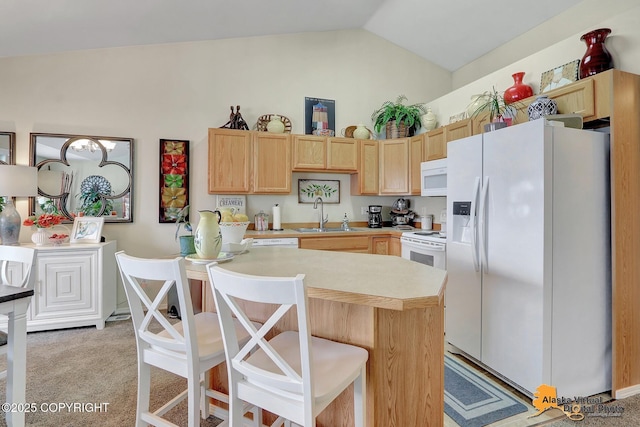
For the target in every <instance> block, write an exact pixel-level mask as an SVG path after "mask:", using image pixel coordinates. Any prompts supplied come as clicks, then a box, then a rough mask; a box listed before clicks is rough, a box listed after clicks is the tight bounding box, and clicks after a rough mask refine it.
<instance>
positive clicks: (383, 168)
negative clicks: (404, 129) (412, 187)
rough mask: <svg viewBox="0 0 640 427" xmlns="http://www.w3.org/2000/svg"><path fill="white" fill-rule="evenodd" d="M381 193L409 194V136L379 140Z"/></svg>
mask: <svg viewBox="0 0 640 427" xmlns="http://www.w3.org/2000/svg"><path fill="white" fill-rule="evenodd" d="M378 144H379V154H380V159H379V162H380V192H379V194H381V195H406V194H409V138H399V139H387V140H382V141H378Z"/></svg>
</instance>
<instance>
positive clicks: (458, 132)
mask: <svg viewBox="0 0 640 427" xmlns="http://www.w3.org/2000/svg"><path fill="white" fill-rule="evenodd" d="M471 135H473V123H472V120H471V119H464V120H460V121H458V122H455V123H451V124H450V125H447V126H445V127H444V139H445V141H446V142H450V141H455V140H456V139H461V138H466V137H468V136H471ZM445 150H446V149H445ZM445 153H446V151H445ZM445 157H446V155H445Z"/></svg>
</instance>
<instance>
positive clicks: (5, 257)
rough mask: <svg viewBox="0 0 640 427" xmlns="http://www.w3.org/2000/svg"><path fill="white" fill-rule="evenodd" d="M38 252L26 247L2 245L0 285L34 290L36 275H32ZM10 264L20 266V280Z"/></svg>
mask: <svg viewBox="0 0 640 427" xmlns="http://www.w3.org/2000/svg"><path fill="white" fill-rule="evenodd" d="M35 259H36V251H35V249H33V248H27V247H25V246H9V245H7V246H3V245H0V284H3V285H10V286H16V287H19V288H25V289H33V288H34V285H35V275H34V274H31V272H32V270H33V265H34V264H35ZM10 263H16V264H19V268H21V271H20V276H21V277H20V279H18V278H17V277H14V274H16V273H17V271H15V270H13V269H11V268H9V264H10Z"/></svg>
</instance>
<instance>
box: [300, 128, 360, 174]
mask: <svg viewBox="0 0 640 427" xmlns="http://www.w3.org/2000/svg"><path fill="white" fill-rule="evenodd" d="M292 145H293V149H292V153H293V156H292V157H293V165H292V169H293V170H294V171H331V172H339V171H340V172H342V171H343V172H348V173H350V172H357V170H358V143H357V140H355V139H353V138H333V137H331V138H328V137H323V136H313V135H293V136H292Z"/></svg>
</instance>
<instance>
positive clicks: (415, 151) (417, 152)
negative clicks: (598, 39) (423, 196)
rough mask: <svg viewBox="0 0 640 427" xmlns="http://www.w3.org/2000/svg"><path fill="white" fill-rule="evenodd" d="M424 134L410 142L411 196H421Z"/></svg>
mask: <svg viewBox="0 0 640 427" xmlns="http://www.w3.org/2000/svg"><path fill="white" fill-rule="evenodd" d="M423 135H424V134H422V135H417V136H413V137H411V139H410V140H409V194H412V195H418V196H419V195H420V192H421V185H420V184H421V183H420V180H421V179H422V178H421V177H420V163H422V157H423V155H422V147H423V141H424V136H423Z"/></svg>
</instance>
